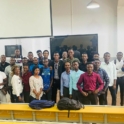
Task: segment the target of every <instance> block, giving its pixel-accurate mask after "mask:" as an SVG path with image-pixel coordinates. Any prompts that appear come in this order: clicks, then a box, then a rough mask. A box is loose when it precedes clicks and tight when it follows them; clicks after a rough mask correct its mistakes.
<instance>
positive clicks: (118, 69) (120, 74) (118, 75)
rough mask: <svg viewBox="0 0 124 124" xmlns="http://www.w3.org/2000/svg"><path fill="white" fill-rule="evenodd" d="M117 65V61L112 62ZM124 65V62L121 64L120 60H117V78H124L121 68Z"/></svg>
mask: <svg viewBox="0 0 124 124" xmlns="http://www.w3.org/2000/svg"><path fill="white" fill-rule="evenodd" d="M112 62H113V63H114V64H115V60H114V61H112ZM123 65H124V61H123V60H121V61H120V62H119V61H118V59H116V64H115V66H116V69H117V77H123V76H124V72H123V71H122V70H121V68H122V67H123Z"/></svg>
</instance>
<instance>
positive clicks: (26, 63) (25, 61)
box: [22, 57, 28, 65]
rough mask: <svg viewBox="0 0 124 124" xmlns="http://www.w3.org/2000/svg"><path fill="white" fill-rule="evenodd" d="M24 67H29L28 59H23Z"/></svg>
mask: <svg viewBox="0 0 124 124" xmlns="http://www.w3.org/2000/svg"><path fill="white" fill-rule="evenodd" d="M22 63H23V65H28V59H27V58H26V57H23V58H22Z"/></svg>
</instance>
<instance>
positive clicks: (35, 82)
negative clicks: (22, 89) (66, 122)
mask: <svg viewBox="0 0 124 124" xmlns="http://www.w3.org/2000/svg"><path fill="white" fill-rule="evenodd" d="M39 73H40V69H39V68H38V67H34V69H33V76H31V77H30V79H29V85H30V101H32V100H36V99H37V100H41V99H43V80H42V78H41V76H39Z"/></svg>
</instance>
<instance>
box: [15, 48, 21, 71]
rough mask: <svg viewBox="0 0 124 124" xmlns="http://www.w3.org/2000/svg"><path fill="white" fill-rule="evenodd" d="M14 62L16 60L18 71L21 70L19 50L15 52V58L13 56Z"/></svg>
mask: <svg viewBox="0 0 124 124" xmlns="http://www.w3.org/2000/svg"><path fill="white" fill-rule="evenodd" d="M14 58H15V60H16V63H15V64H16V65H17V66H19V67H20V70H21V69H22V58H23V57H22V55H21V53H20V50H19V49H16V50H15V56H14Z"/></svg>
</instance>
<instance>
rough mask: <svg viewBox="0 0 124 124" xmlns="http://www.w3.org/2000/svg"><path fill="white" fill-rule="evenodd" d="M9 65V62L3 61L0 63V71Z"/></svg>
mask: <svg viewBox="0 0 124 124" xmlns="http://www.w3.org/2000/svg"><path fill="white" fill-rule="evenodd" d="M8 65H9V63H7V62H5V63H4V64H2V63H0V71H2V72H4V71H5V68H6V67H7V66H8Z"/></svg>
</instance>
